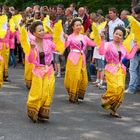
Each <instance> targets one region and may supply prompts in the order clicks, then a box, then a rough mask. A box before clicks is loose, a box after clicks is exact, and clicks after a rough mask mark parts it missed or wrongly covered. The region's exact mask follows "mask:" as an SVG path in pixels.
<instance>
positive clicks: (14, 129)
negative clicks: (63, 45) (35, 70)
mask: <svg viewBox="0 0 140 140" xmlns="http://www.w3.org/2000/svg"><path fill="white" fill-rule="evenodd" d="M9 73H10V79H11V83H4V87H3V88H2V89H1V90H0V140H140V93H137V94H133V95H131V94H127V95H126V97H125V101H124V103H123V104H122V106H121V107H120V109H119V113H120V114H121V115H122V116H123V117H122V118H121V119H119V118H118V119H116V118H111V117H110V116H109V115H108V114H109V112H105V111H104V110H103V109H102V108H101V106H100V96H101V95H102V93H103V91H102V90H99V89H97V88H96V87H94V86H93V85H91V84H89V85H88V87H87V93H86V96H85V100H84V102H80V103H79V104H70V103H69V102H68V95H67V93H66V90H65V88H64V84H63V78H60V79H56V85H55V96H54V100H53V104H52V108H51V116H50V120H49V122H45V123H41V122H40V123H32V122H31V121H30V120H29V119H28V117H27V115H26V100H27V96H28V90H27V89H26V87H25V84H24V80H23V68H22V67H18V68H16V69H13V68H11V69H10V70H9Z"/></svg>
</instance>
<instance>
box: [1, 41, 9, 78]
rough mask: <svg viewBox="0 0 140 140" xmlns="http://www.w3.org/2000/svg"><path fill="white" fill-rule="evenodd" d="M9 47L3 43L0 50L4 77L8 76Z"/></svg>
mask: <svg viewBox="0 0 140 140" xmlns="http://www.w3.org/2000/svg"><path fill="white" fill-rule="evenodd" d="M9 53H10V51H9V48H7V46H6V44H5V43H3V47H2V50H1V56H2V57H3V59H4V73H3V77H4V79H7V78H8V62H9Z"/></svg>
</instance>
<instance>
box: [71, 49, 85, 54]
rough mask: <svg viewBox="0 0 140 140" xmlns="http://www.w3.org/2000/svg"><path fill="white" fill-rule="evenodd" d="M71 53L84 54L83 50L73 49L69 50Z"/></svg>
mask: <svg viewBox="0 0 140 140" xmlns="http://www.w3.org/2000/svg"><path fill="white" fill-rule="evenodd" d="M71 51H72V52H77V53H81V54H84V51H83V50H77V49H73V50H71Z"/></svg>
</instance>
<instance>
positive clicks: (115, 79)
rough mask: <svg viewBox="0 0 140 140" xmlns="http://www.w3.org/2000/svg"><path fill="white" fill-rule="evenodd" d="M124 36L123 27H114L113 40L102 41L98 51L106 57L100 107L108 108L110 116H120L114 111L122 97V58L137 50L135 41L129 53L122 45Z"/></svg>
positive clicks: (123, 81) (124, 73)
mask: <svg viewBox="0 0 140 140" xmlns="http://www.w3.org/2000/svg"><path fill="white" fill-rule="evenodd" d="M124 36H125V29H124V28H123V27H121V26H118V27H116V28H115V29H114V34H113V41H112V42H106V43H104V41H102V43H101V45H100V48H99V53H100V54H101V55H104V56H105V58H106V62H107V65H106V67H105V76H106V81H107V91H106V92H105V94H103V95H102V97H101V102H102V107H103V108H104V109H107V110H108V109H110V110H111V113H110V115H111V116H114V117H120V116H119V114H118V113H117V112H116V111H117V109H118V107H119V106H120V104H121V103H122V101H123V99H124V90H125V77H126V69H125V66H124V65H123V64H122V60H123V58H127V59H131V58H133V57H134V55H135V53H136V51H137V44H136V43H135V44H134V46H133V49H132V51H131V52H130V53H128V52H127V51H126V49H125V48H124V46H123V45H122V41H123V39H124Z"/></svg>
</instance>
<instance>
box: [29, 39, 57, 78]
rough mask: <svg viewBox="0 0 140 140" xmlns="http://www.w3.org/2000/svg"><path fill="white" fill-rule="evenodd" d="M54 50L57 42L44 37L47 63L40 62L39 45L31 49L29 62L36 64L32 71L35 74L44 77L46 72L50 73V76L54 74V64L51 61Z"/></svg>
mask: <svg viewBox="0 0 140 140" xmlns="http://www.w3.org/2000/svg"><path fill="white" fill-rule="evenodd" d="M54 50H55V44H54V43H53V42H52V41H50V40H46V39H43V52H44V54H45V58H44V59H45V65H42V64H40V59H39V50H38V48H37V46H36V47H35V48H34V49H31V50H30V54H29V56H28V61H29V63H33V64H34V65H35V67H34V68H33V71H32V72H33V74H35V75H37V76H38V77H41V78H43V77H44V75H45V74H46V73H48V76H50V75H51V74H52V72H53V66H52V65H51V62H52V55H53V51H54Z"/></svg>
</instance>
